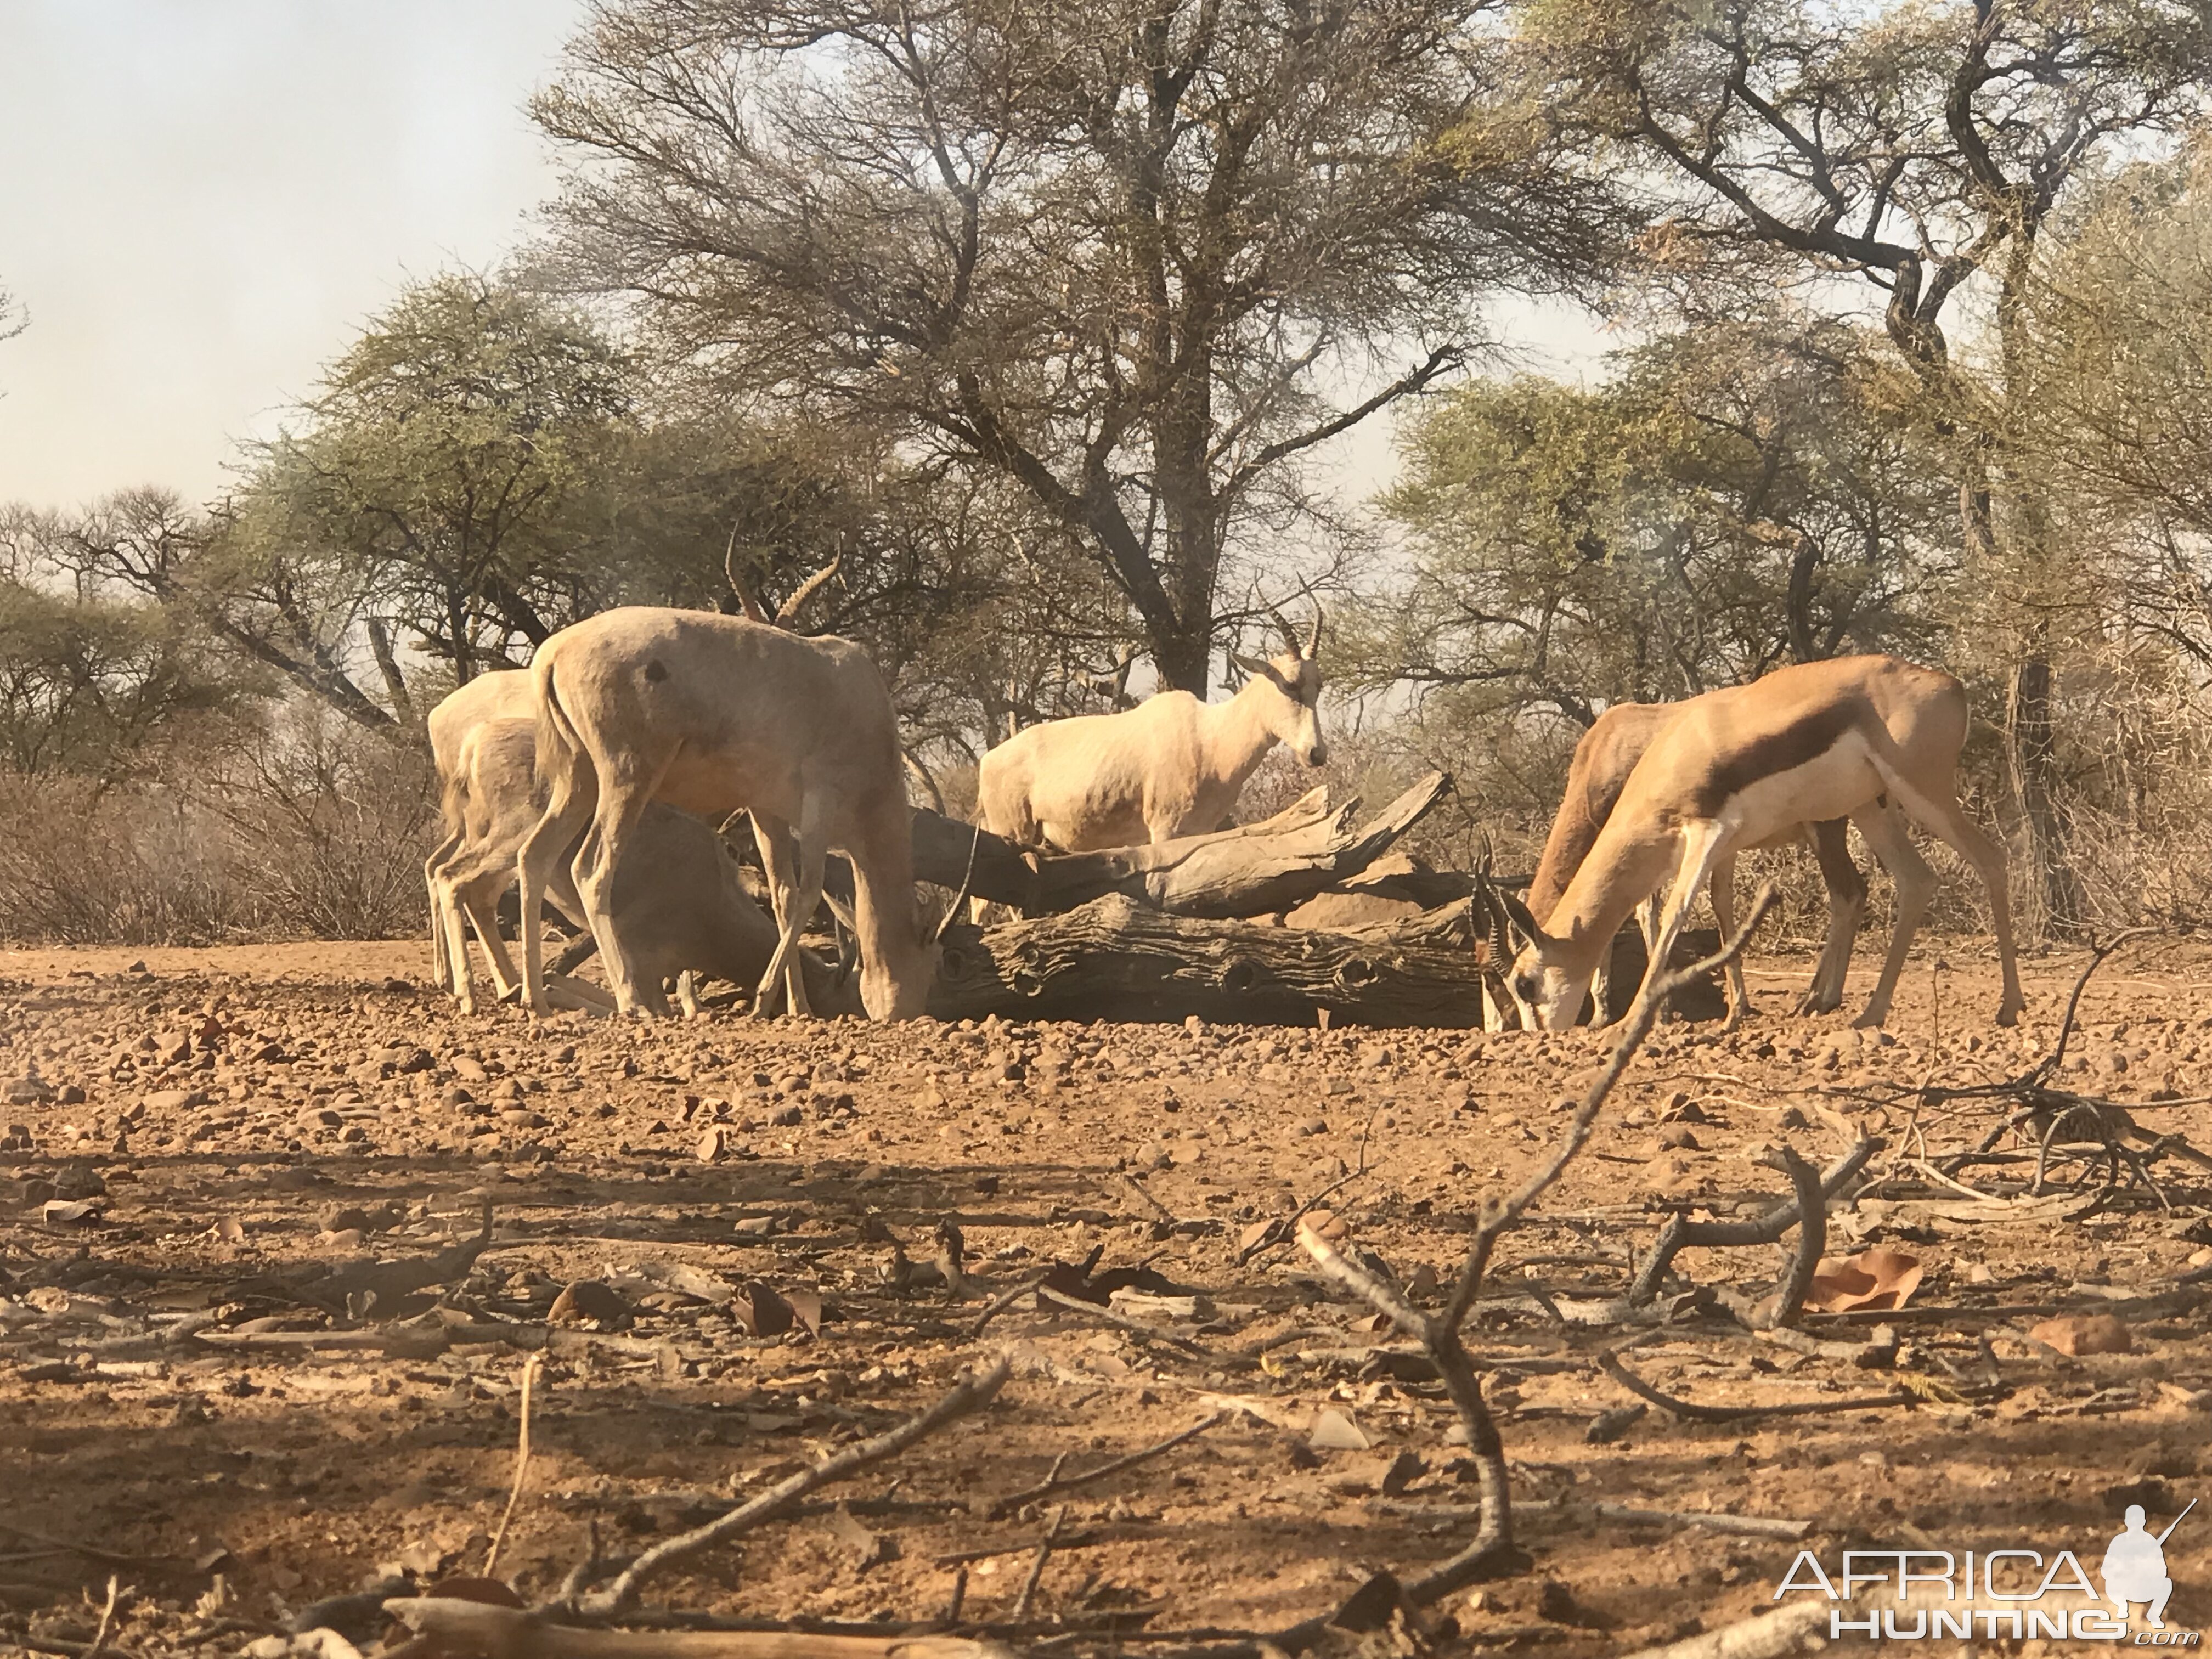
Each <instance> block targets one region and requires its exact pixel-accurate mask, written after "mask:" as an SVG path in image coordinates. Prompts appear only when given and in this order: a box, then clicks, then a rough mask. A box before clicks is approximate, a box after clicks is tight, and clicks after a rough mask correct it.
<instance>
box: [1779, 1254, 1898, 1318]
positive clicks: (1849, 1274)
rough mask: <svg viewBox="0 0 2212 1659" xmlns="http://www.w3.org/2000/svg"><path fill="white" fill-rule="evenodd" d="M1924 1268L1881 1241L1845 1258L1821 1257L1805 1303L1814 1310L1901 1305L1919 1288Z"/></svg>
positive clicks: (1846, 1311) (1895, 1306) (1887, 1307)
mask: <svg viewBox="0 0 2212 1659" xmlns="http://www.w3.org/2000/svg"><path fill="white" fill-rule="evenodd" d="M1924 1271H1925V1270H1924V1269H1923V1267H1922V1266H1921V1263H1920V1258H1919V1257H1918V1256H1915V1255H1906V1254H1905V1252H1904V1251H1902V1250H1893V1249H1889V1248H1887V1246H1885V1245H1881V1244H1876V1245H1874V1246H1872V1247H1870V1248H1869V1249H1863V1250H1861V1251H1860V1252H1859V1253H1858V1254H1857V1255H1855V1256H1852V1257H1851V1258H1850V1260H1849V1261H1833V1260H1830V1259H1824V1260H1823V1261H1821V1263H1820V1267H1817V1268H1816V1269H1814V1273H1813V1283H1812V1286H1811V1288H1810V1289H1809V1290H1808V1291H1807V1292H1806V1296H1805V1305H1806V1306H1807V1307H1808V1308H1809V1309H1811V1310H1813V1311H1814V1313H1848V1312H1850V1310H1852V1309H1854V1308H1870V1309H1874V1310H1891V1309H1896V1308H1901V1307H1903V1306H1904V1305H1905V1303H1906V1302H1908V1301H1910V1300H1911V1296H1912V1293H1913V1291H1917V1290H1918V1289H1919V1288H1920V1278H1921V1274H1922V1273H1923V1272H1924Z"/></svg>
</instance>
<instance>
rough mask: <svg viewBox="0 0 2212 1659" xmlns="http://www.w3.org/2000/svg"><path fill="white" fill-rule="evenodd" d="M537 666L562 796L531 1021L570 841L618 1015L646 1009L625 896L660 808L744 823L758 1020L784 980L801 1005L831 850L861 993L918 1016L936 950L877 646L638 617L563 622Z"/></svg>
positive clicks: (555, 816) (533, 936) (533, 859)
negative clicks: (747, 825)
mask: <svg viewBox="0 0 2212 1659" xmlns="http://www.w3.org/2000/svg"><path fill="white" fill-rule="evenodd" d="M531 675H532V684H533V685H534V687H535V690H536V692H537V706H538V769H539V770H540V771H541V772H542V773H543V774H544V775H545V777H546V779H547V781H548V783H549V785H550V795H549V797H548V799H547V801H546V806H545V813H544V817H541V818H540V819H539V820H538V825H537V827H536V828H535V829H532V831H531V833H530V836H529V837H528V838H527V840H526V842H524V845H523V848H522V852H521V854H520V860H519V863H520V869H521V872H522V950H523V966H522V971H523V984H524V994H525V995H526V997H527V998H528V1000H529V1003H530V1006H531V1009H532V1012H544V1008H545V997H544V984H543V973H542V965H541V962H540V948H541V947H540V940H539V937H538V932H539V926H538V924H539V918H540V917H541V915H543V913H544V899H545V893H546V890H547V886H548V884H549V882H550V878H551V876H552V873H553V870H554V867H555V866H556V865H557V864H558V863H559V861H560V860H562V858H563V857H565V856H567V855H568V849H569V848H572V847H574V848H576V852H575V856H574V864H573V866H572V868H573V872H574V878H575V883H576V892H577V895H578V896H579V898H580V900H581V902H582V903H583V907H584V913H585V917H586V921H588V922H589V924H590V926H591V929H592V937H593V938H594V939H597V940H598V941H599V957H600V960H601V961H602V962H603V963H605V969H606V975H607V982H608V985H609V987H611V989H612V990H613V992H614V994H615V1001H616V1003H617V1006H619V1007H620V1008H621V1009H622V1011H623V1012H624V1013H629V1012H637V1011H641V1010H644V1009H646V1007H647V1005H646V1002H645V1000H644V994H643V991H642V981H641V975H640V973H639V970H638V966H637V964H636V963H634V962H632V961H631V960H630V958H629V955H628V954H627V953H626V951H624V949H623V941H622V939H620V937H619V935H618V934H617V931H616V929H615V928H614V927H613V912H612V902H613V897H614V894H615V892H616V884H617V880H618V879H619V878H621V872H622V871H623V866H624V865H625V864H626V863H627V862H628V861H629V860H630V859H631V858H633V857H635V855H636V848H635V842H636V838H637V826H638V824H639V823H640V821H641V818H642V817H643V816H644V813H645V810H646V808H647V805H649V804H650V803H652V802H653V801H655V800H660V801H665V802H666V803H667V804H668V805H671V806H676V807H679V808H682V809H683V810H684V811H690V812H695V813H697V814H699V815H700V816H701V817H712V818H717V819H719V818H720V817H723V816H724V815H726V814H727V813H729V812H732V811H735V810H736V809H737V808H738V807H740V806H742V807H744V808H746V809H748V810H749V811H750V813H751V816H752V819H753V825H754V830H755V835H756V838H757V840H758V842H759V843H760V848H761V857H762V861H763V864H764V865H765V866H766V867H767V871H768V877H769V891H770V892H771V893H772V894H774V895H775V898H776V912H777V915H776V920H777V922H778V924H779V927H780V933H779V936H778V938H777V940H776V946H775V954H774V955H773V957H771V958H770V960H769V965H768V968H767V969H766V970H765V971H764V972H763V975H761V979H760V982H759V997H758V1001H757V1003H756V1005H755V1007H756V1012H760V1011H762V1010H763V1009H764V1008H765V1007H766V1006H768V1004H769V1002H770V1000H771V998H772V993H773V991H774V988H775V987H776V986H777V985H778V984H779V983H781V984H782V985H783V986H784V987H786V988H787V991H788V993H789V995H790V1000H791V1008H792V1012H794V1013H804V1012H807V1011H808V1008H809V1003H808V1000H807V994H806V988H805V981H804V979H803V978H802V977H801V975H800V974H799V961H800V958H799V957H798V956H797V955H796V954H795V953H796V952H797V951H798V948H799V930H800V928H802V927H804V926H805V924H806V922H807V921H809V920H810V919H811V917H812V916H813V915H814V912H815V910H816V908H817V907H818V906H819V905H820V903H821V902H822V876H823V860H824V859H825V858H826V856H827V854H829V851H830V850H831V849H832V848H835V849H836V850H837V851H839V852H842V853H843V854H845V856H846V857H847V858H848V859H849V860H852V865H853V878H854V907H853V908H854V933H855V935H856V936H857V938H858V940H859V944H860V1000H861V1001H862V1002H863V1003H864V1004H865V1005H866V1008H867V1011H868V1012H869V1014H870V1015H871V1016H872V1018H877V1019H907V1018H914V1017H915V1016H917V1015H919V1014H921V1012H922V1006H923V1004H924V1002H925V1001H926V1000H927V998H928V994H929V986H930V981H931V979H932V978H933V975H934V974H935V971H936V959H935V955H934V953H933V951H931V950H930V949H929V948H928V946H927V945H925V943H924V942H923V940H922V939H921V929H920V927H919V926H918V923H917V917H916V915H915V893H914V854H913V848H912V845H911V842H910V841H909V836H910V834H911V829H910V826H909V824H908V815H907V804H906V775H905V770H904V765H903V763H902V760H901V758H900V755H899V745H898V725H897V719H896V715H895V714H894V713H893V712H892V708H891V701H890V693H889V692H887V691H886V690H884V682H883V677H882V676H881V675H880V674H878V672H877V671H876V665H875V664H874V663H873V662H872V661H870V660H869V659H868V654H867V653H866V652H865V651H863V650H861V649H860V647H859V646H857V645H854V644H853V643H851V642H850V641H846V640H840V639H834V638H822V639H801V638H799V636H798V635H793V634H787V633H785V632H783V631H782V630H781V629H777V628H775V627H772V626H766V625H763V624H762V623H756V622H750V621H748V620H746V619H745V618H744V617H720V616H714V615H712V614H710V613H708V612H706V611H672V610H661V609H658V608H653V607H647V606H630V607H628V608H626V609H623V610H619V611H605V612H603V613H602V614H601V615H599V616H596V617H589V618H587V619H586V620H585V621H583V622H580V623H577V624H575V626H574V627H573V628H566V629H562V631H561V632H559V633H558V634H556V635H554V636H553V637H552V638H551V639H550V640H548V641H545V643H544V645H542V646H540V647H538V657H537V660H536V661H535V662H534V663H533V664H532V666H531ZM586 830H588V831H589V834H586ZM579 837H581V838H582V839H581V842H580V844H579V841H578V838H579Z"/></svg>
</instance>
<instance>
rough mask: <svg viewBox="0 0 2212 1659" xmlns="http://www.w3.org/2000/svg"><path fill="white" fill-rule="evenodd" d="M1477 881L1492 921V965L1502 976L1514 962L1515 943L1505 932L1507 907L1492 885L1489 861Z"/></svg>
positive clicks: (1485, 863) (1490, 929) (1484, 861)
mask: <svg viewBox="0 0 2212 1659" xmlns="http://www.w3.org/2000/svg"><path fill="white" fill-rule="evenodd" d="M1475 881H1476V883H1477V884H1478V889H1479V890H1480V893H1481V896H1482V908H1483V911H1484V913H1485V914H1486V915H1487V916H1488V917H1489V919H1490V928H1489V932H1490V965H1491V966H1492V968H1494V969H1497V970H1498V972H1499V973H1501V974H1502V973H1504V971H1505V970H1506V969H1507V968H1508V967H1509V966H1510V964H1511V963H1512V961H1513V941H1512V939H1511V938H1510V936H1509V935H1508V934H1507V933H1506V931H1505V907H1504V904H1502V903H1500V902H1498V890H1497V889H1496V888H1495V887H1493V886H1492V884H1491V881H1490V862H1489V860H1487V859H1486V860H1483V867H1482V868H1481V869H1480V871H1478V872H1476V874H1475Z"/></svg>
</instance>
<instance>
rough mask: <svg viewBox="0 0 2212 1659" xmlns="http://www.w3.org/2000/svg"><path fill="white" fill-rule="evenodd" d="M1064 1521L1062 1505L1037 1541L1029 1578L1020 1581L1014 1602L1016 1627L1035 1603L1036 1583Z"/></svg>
mask: <svg viewBox="0 0 2212 1659" xmlns="http://www.w3.org/2000/svg"><path fill="white" fill-rule="evenodd" d="M1066 1519H1067V1505H1066V1504H1060V1506H1059V1507H1058V1508H1056V1509H1054V1510H1053V1512H1052V1521H1051V1523H1050V1524H1049V1525H1048V1526H1047V1527H1046V1528H1045V1529H1044V1536H1043V1537H1042V1538H1040V1539H1039V1540H1037V1547H1036V1557H1035V1558H1034V1559H1032V1560H1031V1561H1030V1576H1029V1577H1027V1578H1024V1580H1023V1581H1022V1593H1021V1595H1020V1597H1019V1598H1018V1600H1017V1601H1015V1602H1014V1611H1013V1622H1014V1623H1015V1624H1017V1625H1019V1624H1023V1623H1025V1622H1026V1621H1027V1620H1028V1619H1029V1616H1030V1607H1031V1605H1032V1604H1033V1603H1034V1602H1035V1601H1036V1593H1037V1582H1038V1581H1039V1580H1040V1579H1042V1577H1044V1564H1045V1563H1046V1562H1047V1561H1048V1560H1050V1559H1052V1547H1053V1545H1054V1544H1055V1543H1057V1542H1058V1541H1059V1540H1060V1522H1063V1521H1065V1520H1066Z"/></svg>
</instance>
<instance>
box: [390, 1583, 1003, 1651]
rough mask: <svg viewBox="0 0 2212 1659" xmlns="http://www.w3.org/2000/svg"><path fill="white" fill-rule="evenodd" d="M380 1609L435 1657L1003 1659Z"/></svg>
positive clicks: (908, 1642) (505, 1611) (504, 1614)
mask: <svg viewBox="0 0 2212 1659" xmlns="http://www.w3.org/2000/svg"><path fill="white" fill-rule="evenodd" d="M384 1610H385V1612H386V1613H389V1614H391V1615H392V1617H393V1618H394V1619H397V1620H399V1621H400V1622H401V1623H402V1624H404V1625H405V1626H407V1627H408V1628H409V1629H410V1630H412V1631H416V1632H420V1633H421V1634H422V1635H423V1636H426V1637H428V1638H432V1639H433V1643H434V1646H435V1651H437V1652H439V1653H441V1654H495V1655H497V1656H499V1659H1003V1656H1004V1652H1005V1650H1003V1649H1000V1648H998V1647H994V1646H993V1645H991V1644H988V1643H984V1642H975V1641H970V1640H969V1639H967V1638H964V1637H957V1636H819V1635H813V1634H810V1633H808V1632H803V1631H703V1630H688V1631H612V1630H576V1629H573V1628H570V1627H568V1626H562V1625H557V1624H555V1623H553V1622H552V1621H551V1620H550V1619H548V1618H547V1617H546V1616H545V1615H544V1613H538V1612H526V1611H525V1610H524V1609H522V1608H520V1607H493V1606H491V1605H489V1604H488V1603H486V1602H483V1601H458V1600H455V1599H453V1598H452V1597H448V1596H442V1595H440V1596H431V1595H424V1596H398V1597H394V1598H393V1599H392V1600H391V1601H386V1603H385V1604H384Z"/></svg>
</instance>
